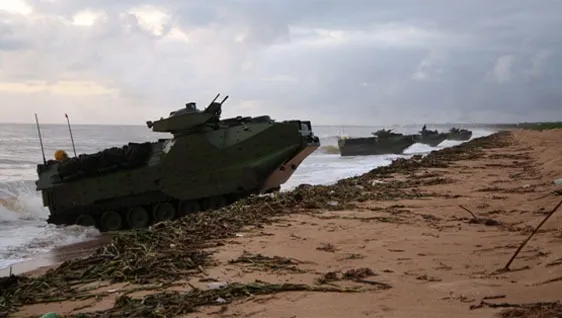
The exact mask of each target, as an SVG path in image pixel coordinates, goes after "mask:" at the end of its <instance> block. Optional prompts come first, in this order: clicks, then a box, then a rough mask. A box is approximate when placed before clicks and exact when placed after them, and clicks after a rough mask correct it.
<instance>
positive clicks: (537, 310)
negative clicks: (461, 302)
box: [470, 300, 562, 318]
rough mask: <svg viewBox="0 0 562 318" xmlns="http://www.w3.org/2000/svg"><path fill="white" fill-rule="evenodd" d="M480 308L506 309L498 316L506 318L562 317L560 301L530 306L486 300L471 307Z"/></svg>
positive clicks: (529, 304) (472, 308)
mask: <svg viewBox="0 0 562 318" xmlns="http://www.w3.org/2000/svg"><path fill="white" fill-rule="evenodd" d="M480 308H506V309H504V310H502V311H501V312H499V313H498V314H497V316H499V317H504V318H516V317H541V318H559V317H562V304H561V303H560V302H559V301H553V302H538V303H528V304H512V303H492V302H488V301H486V300H481V301H480V303H479V304H478V305H471V306H470V310H474V309H480Z"/></svg>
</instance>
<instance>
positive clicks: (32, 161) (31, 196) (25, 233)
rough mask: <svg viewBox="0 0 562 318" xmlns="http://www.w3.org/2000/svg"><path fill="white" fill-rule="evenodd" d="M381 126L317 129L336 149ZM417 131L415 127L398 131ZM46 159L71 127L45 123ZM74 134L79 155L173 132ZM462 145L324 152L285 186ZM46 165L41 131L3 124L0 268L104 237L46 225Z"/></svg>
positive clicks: (137, 129)
mask: <svg viewBox="0 0 562 318" xmlns="http://www.w3.org/2000/svg"><path fill="white" fill-rule="evenodd" d="M380 128H382V127H346V128H345V129H342V128H341V127H333V126H313V131H314V133H315V134H316V135H317V136H319V137H320V138H321V143H322V146H327V145H332V146H336V145H337V136H338V135H342V134H344V135H348V136H354V137H359V136H370V134H371V132H372V131H375V130H377V129H380ZM395 130H396V131H400V132H403V133H413V132H415V129H414V130H412V129H411V128H410V129H400V128H397V129H395ZM41 133H42V137H43V144H44V147H45V154H46V157H47V159H49V158H52V157H53V154H54V152H55V151H56V150H57V149H64V150H66V151H67V152H68V153H69V155H71V154H72V153H73V150H72V144H71V141H70V135H69V132H68V126H66V125H41ZM72 133H73V137H74V141H75V145H76V152H77V153H78V154H80V153H92V152H97V151H100V150H103V149H104V148H107V147H112V146H121V145H123V144H126V143H127V142H142V141H147V140H156V139H158V138H166V137H168V136H169V135H168V134H157V133H153V132H151V131H150V130H149V129H147V128H146V126H99V125H75V126H73V127H72ZM491 133H493V131H491V130H483V129H478V130H473V137H472V138H477V137H481V136H486V135H489V134H491ZM457 144H460V142H454V141H448V140H445V141H444V142H443V143H441V144H440V145H439V146H437V147H436V148H431V147H429V146H425V145H420V144H414V145H412V146H411V147H410V148H408V149H407V150H406V151H405V154H404V155H403V156H398V155H385V156H363V157H343V158H342V157H340V156H339V154H329V153H327V152H326V151H324V149H322V148H320V149H318V150H317V151H316V152H314V153H313V154H312V155H310V156H309V157H308V158H307V159H306V160H305V161H304V162H303V163H302V165H301V166H300V167H299V168H298V169H297V170H296V172H295V173H294V175H293V176H292V177H291V178H290V179H289V180H288V181H287V183H286V184H284V185H283V186H282V191H283V190H290V189H292V188H294V187H295V186H298V185H299V184H302V183H308V184H330V183H334V182H336V181H337V180H339V179H341V178H346V177H350V176H354V175H359V174H362V173H365V172H367V171H369V170H371V169H373V168H376V167H378V166H382V165H388V164H390V162H391V161H392V160H393V159H395V158H398V157H408V156H411V155H413V154H425V153H429V152H430V151H432V150H436V149H442V148H445V147H450V146H454V145H457ZM41 161H42V155H41V148H40V143H39V138H38V134H37V128H36V126H35V125H32V124H29V125H28V124H0V269H2V268H6V267H8V266H10V265H11V264H15V263H18V262H21V261H24V260H26V259H28V258H29V257H31V256H33V255H35V254H38V253H44V252H47V251H49V250H51V249H53V248H55V247H59V246H63V245H67V244H72V243H77V242H80V241H86V240H89V239H94V238H96V237H97V236H99V235H100V233H99V232H98V231H97V230H95V229H91V228H84V227H80V226H66V227H65V226H58V227H57V226H54V225H51V224H47V222H46V220H47V217H48V213H49V212H48V210H47V208H45V207H43V205H42V201H41V196H40V193H39V192H37V191H36V190H35V183H34V182H35V180H36V170H35V169H36V164H37V163H40V162H41Z"/></svg>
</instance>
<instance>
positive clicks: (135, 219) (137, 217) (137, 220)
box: [127, 206, 150, 229]
mask: <svg viewBox="0 0 562 318" xmlns="http://www.w3.org/2000/svg"><path fill="white" fill-rule="evenodd" d="M149 222H150V220H149V217H148V212H146V209H145V208H143V207H141V206H136V207H133V208H130V209H129V211H127V224H129V226H130V227H131V228H132V229H142V228H144V227H147V226H148V223H149Z"/></svg>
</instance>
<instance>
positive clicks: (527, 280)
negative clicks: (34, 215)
mask: <svg viewBox="0 0 562 318" xmlns="http://www.w3.org/2000/svg"><path fill="white" fill-rule="evenodd" d="M560 140H562V130H560V129H558V130H549V131H543V132H539V131H524V130H521V131H519V130H517V131H512V132H511V133H510V134H508V135H506V136H505V137H502V138H501V140H500V141H501V142H503V143H507V145H503V146H500V145H499V143H498V147H497V148H491V149H484V154H480V155H473V156H467V158H465V160H456V161H453V162H450V163H449V164H446V165H444V164H442V165H440V164H439V162H436V163H435V164H434V165H433V167H430V168H423V167H422V168H418V169H416V170H415V171H413V172H408V173H394V174H391V175H387V176H386V177H384V178H383V177H381V178H379V177H376V176H374V175H373V177H372V179H371V180H369V182H370V183H372V184H373V185H374V184H379V186H381V187H382V186H385V184H387V185H388V187H397V186H396V183H393V182H394V181H397V182H399V181H401V180H402V181H404V180H408V182H410V183H411V185H410V186H409V188H406V187H404V186H401V187H397V188H396V191H397V192H399V191H405V193H406V192H407V193H409V194H413V193H414V194H415V193H418V194H419V195H418V196H417V197H416V195H408V196H407V197H408V198H406V199H403V198H402V199H401V198H399V199H396V198H388V199H386V198H385V197H380V198H378V197H377V194H376V193H374V194H373V196H374V197H377V199H376V200H374V199H370V200H364V201H362V202H355V204H354V206H353V207H351V208H347V209H343V210H340V211H332V210H333V209H325V208H322V209H314V208H306V207H305V208H301V209H300V210H299V211H295V213H293V214H290V215H287V216H284V217H283V218H282V219H281V220H277V221H275V222H273V223H271V224H268V225H263V226H261V227H259V228H257V229H252V230H251V231H248V232H241V233H240V234H239V235H237V237H234V238H227V239H225V240H222V242H221V244H222V245H220V246H218V247H210V248H207V249H210V250H212V251H213V252H214V254H213V255H212V258H213V259H214V261H215V264H214V265H208V266H206V267H205V268H201V271H200V272H199V273H197V274H196V275H188V274H187V273H186V275H185V279H183V280H179V281H177V285H176V286H174V287H170V288H168V289H170V290H176V291H186V292H188V291H190V290H193V288H200V289H203V290H204V289H208V288H209V287H210V286H209V284H212V282H215V283H236V282H239V283H251V282H254V281H256V280H260V281H267V282H273V283H279V284H282V283H295V284H307V286H316V287H314V288H315V289H318V290H315V291H312V290H308V291H291V292H281V293H276V294H269V295H262V296H259V295H254V296H251V295H249V294H248V295H247V296H246V297H234V293H230V294H227V295H226V296H225V295H222V294H218V293H217V294H216V295H214V296H212V298H210V302H211V303H213V304H215V305H216V306H197V305H196V303H193V304H192V305H191V306H192V307H193V308H191V309H195V310H197V311H195V312H193V313H189V314H187V311H186V310H185V309H184V310H179V309H178V312H182V314H181V315H174V316H178V317H363V316H365V317H494V316H495V315H496V314H497V313H498V312H500V311H501V310H505V309H510V307H509V306H507V307H506V306H505V304H521V303H535V302H551V301H560V300H562V227H561V226H560V224H561V221H562V209H561V211H559V212H558V213H555V214H554V215H553V216H552V217H551V218H550V219H549V220H548V222H547V223H546V224H545V225H544V226H543V227H542V229H541V230H540V231H539V232H538V233H537V234H536V235H535V236H534V237H533V238H532V239H531V240H530V241H529V243H528V244H527V245H526V246H525V248H523V250H522V251H521V253H520V254H519V256H518V257H517V258H516V259H515V261H514V262H513V264H512V265H511V267H510V269H511V270H510V271H505V270H502V269H503V268H504V266H505V264H506V263H507V262H508V260H509V259H510V257H511V255H512V254H513V253H514V252H515V250H516V249H517V247H518V246H519V244H520V243H521V242H522V241H523V240H524V239H525V238H526V237H527V236H528V235H529V234H530V233H531V232H532V231H533V228H534V227H535V226H537V225H538V224H539V223H540V222H541V221H542V219H543V218H544V217H545V216H546V214H547V213H548V212H550V210H551V209H552V208H553V207H554V206H555V205H556V204H557V203H558V202H559V201H560V200H562V196H560V195H557V194H556V193H553V192H554V191H557V190H558V191H559V190H562V186H557V185H555V184H554V183H553V180H554V179H557V178H561V177H562V145H561V144H560ZM393 180H394V181H393ZM356 187H357V188H358V189H363V188H364V186H361V185H357V186H356ZM373 196H371V197H373ZM337 197H338V196H336V195H334V199H333V200H331V201H329V202H328V205H329V206H337V205H340V204H342V203H341V202H339V201H338V199H337ZM340 197H341V196H340ZM405 197H406V196H405ZM461 206H462V207H461ZM463 207H464V209H463ZM465 209H467V210H469V211H470V212H467V211H466V210H465ZM471 213H472V214H474V216H473V215H472V214H471ZM90 244H93V246H95V245H96V244H97V243H90ZM69 249H70V250H73V251H77V250H82V248H80V247H76V246H75V247H72V248H69ZM70 254H72V253H70ZM70 254H69V253H67V254H66V255H67V256H68V255H70ZM155 266H156V265H155ZM43 272H44V268H43V269H42V270H40V271H37V270H36V271H35V272H34V273H33V274H35V275H38V274H42V273H43ZM91 284H92V283H89V285H88V286H91ZM94 284H95V286H94V287H95V288H94V290H93V291H92V292H96V291H97V292H101V293H103V295H102V296H100V297H99V299H96V300H94V299H88V300H76V301H63V302H51V303H43V304H41V303H40V304H32V305H27V306H24V307H22V308H21V309H20V311H19V312H17V313H15V314H14V315H13V316H14V317H24V316H27V315H37V314H43V313H45V312H48V311H56V312H58V313H60V314H70V313H77V312H92V311H96V310H107V309H110V308H112V307H113V306H114V302H115V300H116V299H117V298H118V296H120V295H121V294H123V293H124V292H126V291H127V290H128V289H130V288H132V285H127V284H123V283H120V284H110V283H107V284H105V285H103V284H102V282H99V283H94ZM135 286H136V285H135ZM133 287H134V286H133ZM320 287H322V288H324V290H323V292H319V291H320V289H321V288H320ZM336 287H337V289H338V290H337V291H333V290H332V291H331V292H328V290H327V289H329V288H332V289H333V288H336ZM344 287H360V288H362V290H360V291H359V292H349V291H350V290H342V288H344ZM314 288H312V287H311V289H314ZM148 289H150V288H148ZM160 289H161V288H160ZM246 290H248V289H247V288H246ZM257 291H258V290H257V289H256V292H254V294H256V293H258V292H257ZM157 292H161V290H158V288H156V287H154V288H152V290H144V291H136V292H130V293H129V296H130V297H133V298H138V297H145V296H147V295H150V294H155V293H157ZM227 296H230V297H232V302H230V301H231V299H229V297H227ZM225 298H226V299H225ZM158 299H160V300H159V301H158V302H160V303H162V302H163V301H164V299H165V298H158ZM208 302H209V300H208V301H207V303H208ZM225 302H226V303H225ZM500 303H503V304H504V307H506V308H504V307H502V308H493V307H495V306H494V305H493V304H500ZM120 306H124V305H122V304H121V305H120ZM172 306H179V305H177V304H176V303H173V302H167V303H166V305H164V307H166V308H170V307H172ZM124 308H125V307H124ZM126 308H128V309H127V310H130V312H129V313H128V314H123V312H121V314H122V315H124V316H126V315H128V316H134V312H133V311H132V310H133V309H131V308H133V307H126ZM134 308H137V309H135V310H140V309H138V307H134ZM178 308H179V307H178ZM538 310H539V309H537V310H535V311H534V313H535V314H536V313H537V312H538ZM540 310H542V311H543V312H545V310H547V309H544V307H543V308H542V309H540ZM116 312H119V311H115V312H114V313H113V315H112V316H115V313H116ZM561 313H562V310H560V311H558V315H560V314H561ZM510 315H511V316H505V317H532V315H531V314H529V313H524V314H521V315H519V316H517V315H515V314H514V313H513V312H511V313H510ZM536 317H559V316H556V315H551V316H549V315H546V314H544V315H543V316H539V315H537V316H536Z"/></svg>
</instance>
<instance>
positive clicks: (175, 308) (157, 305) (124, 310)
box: [73, 281, 361, 318]
mask: <svg viewBox="0 0 562 318" xmlns="http://www.w3.org/2000/svg"><path fill="white" fill-rule="evenodd" d="M291 291H293V292H294V291H309V292H310V291H311V292H338V293H342V292H359V291H361V290H360V289H357V288H339V287H317V286H309V285H305V284H270V283H265V282H259V281H258V282H255V283H252V284H240V283H234V284H230V285H227V286H225V287H224V288H222V289H211V290H200V289H194V290H192V291H189V292H183V293H182V292H162V293H158V294H151V295H148V296H146V297H143V298H141V299H134V298H131V297H129V296H121V297H119V298H117V299H116V300H115V305H114V307H113V308H111V309H109V310H106V311H98V312H92V313H87V314H78V315H74V316H73V317H77V318H78V317H80V318H86V317H91V318H98V317H99V318H102V317H146V318H152V317H154V318H160V317H177V316H180V315H185V314H189V313H192V312H195V310H196V309H197V308H198V307H202V306H218V305H223V304H226V303H231V302H232V301H235V300H241V299H243V298H248V297H251V296H256V295H267V294H275V293H282V292H291Z"/></svg>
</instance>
